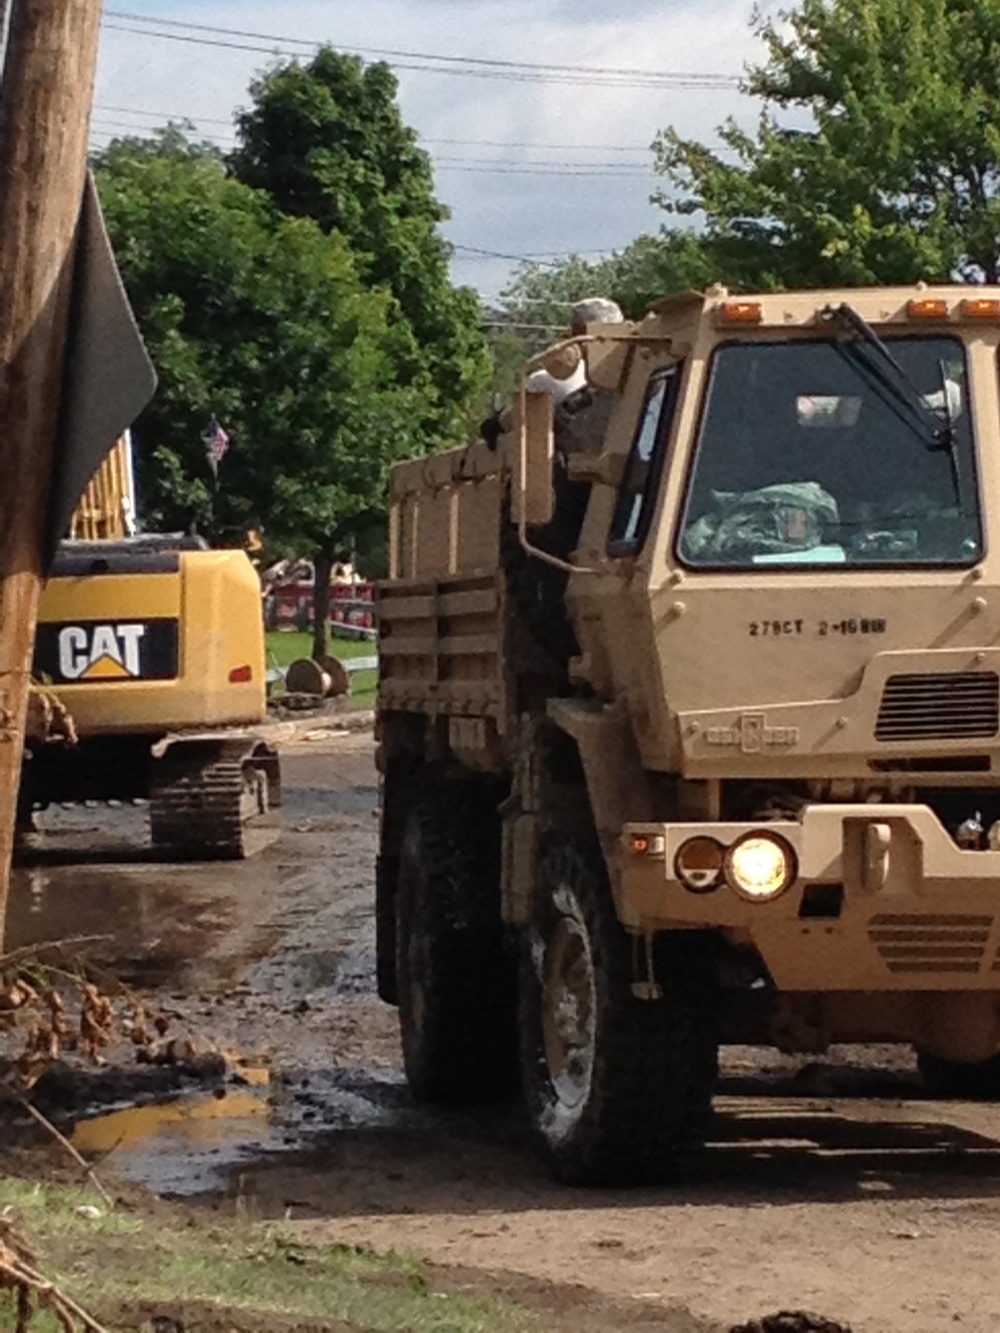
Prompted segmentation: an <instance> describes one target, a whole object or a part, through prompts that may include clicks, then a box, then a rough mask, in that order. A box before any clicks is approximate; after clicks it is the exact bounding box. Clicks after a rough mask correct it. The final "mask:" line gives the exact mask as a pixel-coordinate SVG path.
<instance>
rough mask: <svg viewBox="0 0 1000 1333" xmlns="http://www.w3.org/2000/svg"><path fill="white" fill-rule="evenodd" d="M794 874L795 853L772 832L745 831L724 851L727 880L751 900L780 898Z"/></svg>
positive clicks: (738, 891)
mask: <svg viewBox="0 0 1000 1333" xmlns="http://www.w3.org/2000/svg"><path fill="white" fill-rule="evenodd" d="M795 875H796V864H795V853H794V852H793V851H792V849H791V847H789V845H788V843H787V842H785V840H784V838H779V837H778V836H777V835H776V834H774V833H767V832H764V831H763V830H762V831H761V832H760V833H745V834H744V835H743V837H742V838H737V840H736V842H734V843H733V845H732V846H731V847H730V848H729V851H728V852H727V853H726V864H725V876H726V882H727V883H728V884H729V885H730V887H731V888H733V889H735V891H736V892H737V893H738V894H739V895H740V897H741V898H746V899H748V900H749V901H750V902H754V903H766V902H771V901H772V900H773V899H774V898H778V897H780V896H781V894H783V893H784V892H785V890H786V889H787V888H788V886H789V885H790V884H791V883H793V881H794V879H795Z"/></svg>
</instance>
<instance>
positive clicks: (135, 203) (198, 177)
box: [96, 129, 423, 650]
mask: <svg viewBox="0 0 1000 1333" xmlns="http://www.w3.org/2000/svg"><path fill="white" fill-rule="evenodd" d="M96 175H97V180H98V186H99V189H100V192H101V199H102V204H103V207H104V212H105V216H106V218H107V222H108V228H109V232H110V235H111V239H112V242H113V244H114V246H115V250H116V254H117V256H118V261H119V265H120V268H121V271H122V276H123V279H124V281H125V285H126V288H127V290H128V293H129V297H130V299H131V302H132V305H133V309H134V310H135V312H136V316H137V318H138V321H139V324H140V327H141V328H142V331H143V334H144V336H145V338H146V341H147V344H148V346H149V349H150V352H151V354H152V357H153V359H154V362H155V364H156V366H157V370H158V374H159V378H160V384H159V391H158V393H157V394H156V396H155V398H154V400H153V402H152V403H151V405H150V407H149V408H148V409H147V410H146V412H145V413H144V414H143V416H142V417H141V418H140V420H139V421H138V423H137V425H136V438H137V441H138V444H139V450H140V477H141V487H142V502H143V507H144V511H145V517H146V520H147V525H148V526H154V525H157V526H164V527H166V528H168V529H173V528H187V527H188V526H189V525H191V524H192V523H195V524H199V525H201V526H202V527H208V528H209V529H210V530H212V531H214V532H218V531H220V530H225V529H234V528H235V529H241V530H245V529H246V528H248V527H250V526H255V525H260V526H262V527H263V528H264V530H265V532H266V534H267V537H268V539H269V540H270V541H273V542H275V543H279V544H284V545H286V546H287V547H290V548H294V549H296V550H297V551H298V553H299V554H301V555H309V556H312V557H313V558H314V559H315V560H316V562H317V565H318V566H319V568H318V579H317V590H318V592H319V594H320V597H319V602H320V605H318V606H317V608H316V611H317V615H316V621H317V625H318V626H319V627H320V628H321V630H323V631H324V632H325V630H326V627H327V621H328V616H326V615H324V614H323V609H324V608H323V607H322V592H323V589H324V588H327V589H328V584H329V579H328V578H327V579H326V580H325V581H324V580H323V576H322V571H323V568H324V567H325V568H326V569H327V570H329V563H330V561H332V560H333V558H334V557H335V556H336V555H337V554H338V553H339V552H340V551H341V550H342V549H344V548H345V547H346V546H348V544H349V542H350V539H351V533H352V530H353V528H354V527H355V526H357V525H363V524H365V523H367V522H369V521H370V518H371V515H372V513H373V512H377V511H378V510H379V509H380V508H381V507H382V503H383V496H384V487H385V481H386V474H387V470H388V466H389V464H390V463H391V462H392V461H393V460H394V459H396V458H398V457H401V456H403V455H405V454H407V453H412V452H416V451H419V449H420V448H421V447H422V446H423V435H422V432H421V430H420V427H419V420H420V416H421V411H422V401H421V395H420V392H419V390H418V389H415V388H413V387H411V386H405V385H400V384H399V383H398V381H397V376H396V362H397V357H398V355H399V354H400V348H401V346H402V347H403V349H404V350H405V346H406V342H407V334H406V331H405V330H401V329H400V328H399V325H398V322H396V321H395V320H394V303H393V300H392V298H391V297H390V296H389V295H388V294H387V293H383V292H378V291H374V292H373V291H369V290H367V289H365V288H364V287H362V285H361V284H360V282H359V280H358V276H357V273H356V270H355V267H354V262H353V259H352V257H351V255H350V253H349V250H348V247H347V245H346V243H345V242H344V240H343V239H342V238H341V237H339V236H335V235H327V234H326V233H324V232H323V231H322V230H321V228H320V227H319V226H317V224H316V223H314V222H312V221H311V220H309V219H307V218H289V217H286V216H283V215H282V214H281V213H280V212H279V211H278V210H277V209H276V208H275V207H274V205H273V203H272V202H271V200H270V199H269V198H268V196H267V195H266V194H265V193H263V192H262V191H258V190H253V189H251V188H249V187H248V186H246V185H243V184H241V183H240V182H239V181H236V180H233V179H231V178H230V177H228V176H227V175H226V171H225V166H224V163H223V162H222V160H221V158H220V157H219V156H218V155H217V154H215V153H214V152H212V151H209V150H206V149H205V148H204V147H203V146H199V145H196V144H191V143H189V142H188V141H187V139H186V138H185V137H184V135H183V134H182V133H181V132H180V131H178V130H177V129H171V130H168V131H167V132H165V133H164V134H163V135H161V136H160V138H159V139H158V140H156V141H153V142H150V141H148V140H126V141H118V142H116V143H115V144H113V145H112V146H111V147H110V148H109V149H108V150H106V151H105V152H104V153H103V154H102V155H101V156H100V158H99V159H98V161H97V163H96ZM213 417H216V418H218V420H219V421H220V422H221V423H222V425H223V426H224V428H225V430H226V431H227V432H228V434H229V436H230V439H231V446H230V449H229V452H228V453H227V454H226V456H225V458H224V459H223V460H222V462H221V464H220V466H219V475H218V484H217V485H216V484H215V483H214V481H213V477H212V474H211V471H210V469H209V465H208V461H207V458H206V449H205V444H204V442H203V441H202V438H201V437H202V434H203V432H204V431H205V429H206V427H207V425H208V423H209V422H210V420H211V419H212V418H213ZM316 646H317V648H318V649H320V650H325V641H324V640H323V639H322V638H321V639H319V640H318V641H317V645H316Z"/></svg>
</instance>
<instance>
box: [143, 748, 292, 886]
mask: <svg viewBox="0 0 1000 1333" xmlns="http://www.w3.org/2000/svg"><path fill="white" fill-rule="evenodd" d="M278 773H279V770H278V756H277V753H276V752H275V751H274V750H273V749H272V748H271V746H269V745H266V744H265V743H264V742H263V741H257V740H253V739H251V738H247V737H240V738H228V739H226V738H218V737H205V738H201V737H185V738H183V739H180V740H177V741H174V742H172V743H171V744H170V745H169V746H168V748H167V750H166V752H165V754H164V755H163V756H162V758H161V759H159V760H158V761H157V764H156V772H155V776H154V779H153V786H152V791H151V793H150V833H151V836H152V840H153V845H154V847H157V848H160V849H162V850H164V851H166V852H168V853H169V854H170V855H171V856H174V857H179V858H189V859H199V860H218V861H235V860H241V859H242V858H244V857H246V856H249V855H252V853H253V852H254V851H255V850H257V848H256V847H255V846H254V843H255V842H256V841H258V837H255V834H257V830H255V829H253V828H252V827H251V823H252V821H255V820H257V819H259V817H260V816H263V815H265V814H267V812H268V811H269V810H270V809H272V808H273V807H274V806H277V805H280V803H281V789H280V779H279V776H278Z"/></svg>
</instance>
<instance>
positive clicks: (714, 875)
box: [674, 837, 726, 893]
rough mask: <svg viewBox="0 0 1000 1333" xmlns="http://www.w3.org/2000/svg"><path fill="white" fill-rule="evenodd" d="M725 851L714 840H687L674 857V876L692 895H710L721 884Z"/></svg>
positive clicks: (699, 838)
mask: <svg viewBox="0 0 1000 1333" xmlns="http://www.w3.org/2000/svg"><path fill="white" fill-rule="evenodd" d="M725 860H726V851H725V848H724V847H723V846H722V844H721V843H718V842H716V841H715V839H714V838H706V837H698V838H688V840H687V842H682V843H681V845H680V847H678V849H677V855H676V856H675V857H674V874H675V875H676V876H677V878H678V879H679V880H680V882H681V883H682V884H683V885H684V887H685V888H686V889H689V890H690V891H691V892H692V893H711V892H712V890H713V889H717V888H718V887H719V885H720V884H721V883H722V871H723V867H724V865H725Z"/></svg>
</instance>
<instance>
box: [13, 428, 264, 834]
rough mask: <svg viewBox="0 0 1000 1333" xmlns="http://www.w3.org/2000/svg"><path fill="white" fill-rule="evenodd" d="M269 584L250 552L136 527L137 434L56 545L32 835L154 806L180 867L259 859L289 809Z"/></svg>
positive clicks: (32, 770) (89, 491) (36, 689)
mask: <svg viewBox="0 0 1000 1333" xmlns="http://www.w3.org/2000/svg"><path fill="white" fill-rule="evenodd" d="M265 660H266V659H265V647H264V628H263V619H262V614H261V595H260V586H259V581H258V578H257V574H256V571H255V570H254V568H253V566H252V565H251V563H250V560H249V558H248V557H247V555H246V553H245V552H244V551H240V550H210V549H209V548H208V547H207V545H206V543H205V542H204V541H203V540H202V539H201V538H197V537H186V536H159V535H148V534H140V533H137V532H136V529H135V488H134V483H133V475H132V466H131V443H130V438H129V436H128V434H127V433H126V434H124V435H123V436H122V437H121V438H120V439H119V440H118V442H117V444H116V445H115V447H114V448H113V450H112V451H111V453H110V454H109V455H108V456H107V457H106V458H105V459H104V461H103V462H102V464H101V466H100V468H99V469H98V471H97V473H96V474H95V475H94V477H93V478H92V480H91V482H90V483H89V485H88V486H87V488H86V490H85V492H84V494H83V497H82V499H81V500H80V502H79V504H78V506H77V509H76V511H75V513H74V515H73V518H72V522H71V525H70V535H69V537H68V538H67V539H66V540H64V541H62V542H61V543H60V545H59V546H58V548H57V550H56V553H55V557H54V559H53V562H52V566H51V569H50V573H49V581H48V584H47V585H46V589H45V592H44V594H43V597H42V602H41V606H40V610H39V620H38V629H37V636H36V643H35V659H34V668H33V674H34V685H33V688H32V698H31V702H30V707H29V722H28V730H27V735H26V744H25V762H24V766H23V771H22V779H21V792H20V817H21V823H22V826H23V825H25V824H26V823H29V822H30V820H31V819H32V817H33V813H34V811H35V810H38V809H42V808H44V807H45V806H47V805H49V804H52V803H56V802H58V803H70V802H81V801H112V800H118V801H127V800H136V799H147V800H148V801H149V806H150V833H151V837H152V841H153V844H154V846H155V847H156V848H157V849H160V851H161V852H162V853H163V854H165V855H168V856H175V857H177V858H178V859H181V858H200V859H216V858H219V859H226V858H238V857H243V856H245V855H247V853H248V851H249V850H250V849H251V846H252V842H251V840H250V839H249V837H248V832H249V830H250V828H251V826H252V825H253V824H254V823H255V822H258V821H259V818H260V817H261V816H263V815H265V814H266V813H267V812H268V811H269V810H270V809H272V808H273V807H275V806H277V805H279V804H280V800H281V782H280V772H279V765H278V756H277V753H276V752H275V750H274V749H273V748H272V747H271V746H270V745H268V744H266V743H265V742H264V741H263V740H261V739H260V737H259V736H257V735H255V734H254V732H253V728H254V727H255V726H257V725H258V724H260V723H261V722H263V721H264V719H265V717H266V698H265Z"/></svg>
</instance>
